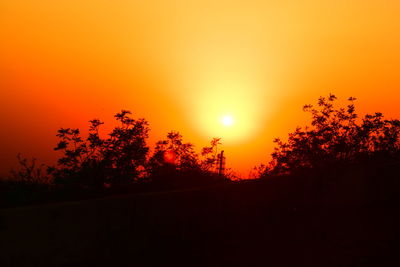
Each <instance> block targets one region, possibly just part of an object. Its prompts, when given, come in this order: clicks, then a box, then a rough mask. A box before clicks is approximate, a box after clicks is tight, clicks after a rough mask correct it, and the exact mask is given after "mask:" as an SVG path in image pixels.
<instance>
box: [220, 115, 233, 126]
mask: <svg viewBox="0 0 400 267" xmlns="http://www.w3.org/2000/svg"><path fill="white" fill-rule="evenodd" d="M221 123H222V125H224V126H227V127H229V126H232V125H233V124H234V123H235V120H234V119H233V117H232V116H231V115H225V116H223V117H222V118H221Z"/></svg>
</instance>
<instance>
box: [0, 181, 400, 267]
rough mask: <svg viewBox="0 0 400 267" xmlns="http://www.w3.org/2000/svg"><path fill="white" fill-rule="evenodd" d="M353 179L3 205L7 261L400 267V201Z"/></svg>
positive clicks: (0, 218)
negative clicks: (6, 206)
mask: <svg viewBox="0 0 400 267" xmlns="http://www.w3.org/2000/svg"><path fill="white" fill-rule="evenodd" d="M356 176H357V175H356ZM348 177H349V176H348V175H342V176H341V181H342V182H339V183H337V182H335V186H334V185H329V186H328V187H327V186H324V183H321V184H322V185H321V184H319V185H318V184H317V185H315V183H313V182H312V181H311V180H310V181H307V180H306V179H305V180H304V179H303V180H298V181H295V182H293V180H290V181H289V179H285V178H283V179H282V180H280V181H279V182H277V181H273V180H270V181H245V182H241V183H236V184H225V185H217V186H212V187H207V188H195V189H186V190H180V191H172V192H162V193H144V194H132V195H123V196H114V197H108V198H102V199H93V200H84V201H76V202H64V203H54V204H47V205H42V206H31V207H21V208H12V209H3V210H1V211H0V248H1V250H0V251H1V258H0V266H400V260H399V258H398V257H400V253H399V252H400V251H399V248H400V245H399V240H400V239H399V233H400V230H399V227H400V224H399V223H400V213H399V207H398V206H397V204H396V202H393V199H386V198H382V197H381V193H379V192H380V191H379V190H380V189H379V186H376V185H375V184H374V182H373V181H372V182H371V181H370V180H369V182H368V183H362V182H360V181H357V179H351V182H349V180H350V179H348ZM352 177H354V174H352ZM376 178H377V177H376V176H374V177H372V178H371V177H370V178H369V179H376ZM328 180H329V179H328ZM362 181H364V180H362ZM326 183H328V184H329V181H327V182H326ZM327 188H328V189H327ZM344 188H345V189H344ZM315 192H317V193H315ZM395 192H397V191H392V192H391V194H394V193H395ZM378 193H379V194H378ZM397 254H399V255H397Z"/></svg>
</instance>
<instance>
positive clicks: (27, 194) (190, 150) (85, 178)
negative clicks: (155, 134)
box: [0, 95, 400, 204]
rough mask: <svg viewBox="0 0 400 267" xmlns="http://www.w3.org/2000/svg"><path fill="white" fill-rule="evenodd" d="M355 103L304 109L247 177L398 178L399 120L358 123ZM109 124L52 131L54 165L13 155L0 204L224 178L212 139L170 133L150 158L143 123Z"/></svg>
mask: <svg viewBox="0 0 400 267" xmlns="http://www.w3.org/2000/svg"><path fill="white" fill-rule="evenodd" d="M355 100H356V99H355V98H353V97H351V98H349V99H348V101H349V102H348V104H347V105H345V106H344V107H337V106H336V105H335V104H336V103H335V101H336V96H334V95H329V96H328V97H320V98H319V100H318V102H317V105H315V106H313V105H306V106H304V111H305V112H308V113H309V114H310V115H311V123H310V125H308V126H305V127H298V128H297V129H296V130H295V131H294V132H292V133H290V134H289V136H288V138H287V140H286V141H283V140H281V139H275V140H274V142H275V144H276V147H275V149H274V152H273V153H272V154H271V160H270V161H269V162H268V163H267V164H264V165H261V166H258V167H256V168H255V170H256V175H255V176H254V178H261V179H271V178H274V177H275V178H281V177H297V178H299V177H303V178H301V179H303V180H306V179H310V177H311V178H312V179H311V180H313V182H312V183H321V180H322V178H321V177H327V175H328V176H331V177H330V178H329V179H330V180H331V182H332V181H335V179H336V180H337V179H338V177H339V176H343V177H344V176H346V177H348V176H349V175H348V174H346V175H342V174H343V172H342V174H339V173H340V171H341V170H342V171H345V172H346V171H347V172H349V171H352V170H355V169H358V170H360V169H366V168H369V169H371V167H374V166H376V167H379V170H380V171H379V172H380V173H377V174H376V175H375V176H379V175H380V174H382V173H383V172H384V171H383V170H385V169H386V170H390V173H385V174H384V175H385V176H390V177H398V176H399V174H400V138H399V137H400V121H399V120H397V119H385V118H384V116H383V114H382V113H374V114H372V115H371V114H367V115H365V116H364V117H359V116H358V114H357V113H356V109H355V105H354V102H355ZM115 119H116V120H117V122H118V126H116V127H115V128H114V129H113V130H112V131H111V132H110V133H109V134H108V135H106V137H102V136H101V135H100V133H99V132H100V128H101V126H102V125H103V122H102V121H100V120H99V119H94V120H91V121H90V127H89V131H88V135H87V137H83V136H82V135H81V132H80V130H79V129H72V128H61V129H60V130H58V133H57V136H58V138H59V142H58V144H57V146H56V147H55V150H56V151H58V152H60V153H61V157H60V158H59V159H58V162H57V164H56V165H54V166H44V165H40V166H36V161H35V160H32V161H29V160H27V159H24V158H22V157H20V156H19V157H18V159H19V162H20V168H19V169H18V170H17V171H13V173H12V176H11V177H10V179H8V180H3V181H2V182H1V183H0V190H1V198H3V199H2V201H3V202H4V203H6V202H9V203H16V204H24V203H25V204H27V203H31V202H32V201H34V200H38V199H44V200H43V201H47V200H48V197H47V199H46V196H48V195H52V198H53V199H56V200H57V199H68V198H70V197H71V196H77V197H80V198H81V197H91V196H93V195H96V194H109V193H118V192H143V191H146V190H148V191H152V190H167V189H174V188H187V187H196V186H205V185H211V184H215V183H223V182H227V181H229V180H230V179H231V178H232V176H231V175H226V174H225V175H223V176H219V175H217V174H216V172H215V166H216V163H217V161H218V154H219V145H221V142H220V139H219V138H214V139H212V140H211V142H210V146H208V147H204V148H203V149H202V150H201V152H200V153H196V152H195V150H194V146H193V144H191V143H189V142H184V141H183V137H182V135H181V134H179V133H178V132H170V133H168V135H167V136H166V138H165V139H164V140H160V141H158V142H157V143H156V145H155V147H154V149H153V152H152V153H150V148H149V146H148V144H147V139H148V133H149V130H150V129H149V125H148V122H147V121H146V120H144V119H134V118H132V116H131V112H129V111H126V110H122V111H121V112H120V113H117V114H116V115H115ZM385 166H390V167H388V168H385ZM382 168H383V169H382ZM375 169H376V168H375ZM382 175H383V174H382ZM353 176H354V175H353ZM350 177H352V175H350ZM374 179H375V178H374ZM398 180H399V179H392V180H391V182H386V184H385V186H386V187H387V188H395V190H394V191H393V192H397V191H399V190H397V188H398V187H399V186H400V184H399V182H398ZM317 190H319V191H321V189H317ZM396 190H397V191H396ZM306 194H307V192H306Z"/></svg>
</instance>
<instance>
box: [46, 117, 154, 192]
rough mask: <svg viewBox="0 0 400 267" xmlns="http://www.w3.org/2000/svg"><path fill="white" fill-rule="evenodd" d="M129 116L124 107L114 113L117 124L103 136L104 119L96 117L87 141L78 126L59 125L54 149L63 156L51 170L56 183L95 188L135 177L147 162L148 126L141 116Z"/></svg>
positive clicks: (92, 122) (135, 178) (117, 183)
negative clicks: (134, 117)
mask: <svg viewBox="0 0 400 267" xmlns="http://www.w3.org/2000/svg"><path fill="white" fill-rule="evenodd" d="M130 115H131V112H130V111H126V110H122V111H121V112H120V113H117V114H116V115H115V118H116V120H117V121H119V122H120V125H119V126H117V127H115V128H114V129H113V130H112V132H111V133H110V134H109V135H108V138H105V139H102V138H101V137H100V136H99V127H100V126H101V125H102V124H103V122H101V121H100V120H98V119H94V120H91V121H90V123H91V125H90V129H89V136H88V137H87V138H86V140H84V139H83V138H82V137H81V135H80V131H79V129H70V128H67V129H64V128H61V129H60V130H59V131H58V134H57V136H58V137H59V138H60V139H61V140H60V141H59V143H58V145H57V147H56V148H55V150H60V151H62V152H63V156H62V157H61V158H60V159H59V160H58V166H57V167H53V168H51V169H50V173H51V174H52V175H53V176H54V179H55V183H57V184H73V185H78V186H81V187H95V188H96V187H103V186H104V185H121V184H126V183H130V182H132V181H135V180H137V179H138V178H139V177H140V176H141V174H142V172H143V169H144V166H145V165H146V158H147V155H148V151H149V148H148V146H147V144H146V140H147V138H148V132H149V127H148V123H147V121H145V120H144V119H139V120H135V119H133V118H131V117H130Z"/></svg>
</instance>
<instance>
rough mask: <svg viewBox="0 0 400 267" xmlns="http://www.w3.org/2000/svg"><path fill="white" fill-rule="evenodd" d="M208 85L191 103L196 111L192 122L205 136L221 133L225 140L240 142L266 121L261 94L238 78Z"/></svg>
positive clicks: (247, 138) (214, 135)
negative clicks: (250, 88) (247, 87)
mask: <svg viewBox="0 0 400 267" xmlns="http://www.w3.org/2000/svg"><path fill="white" fill-rule="evenodd" d="M207 89H208V90H202V91H200V92H199V94H198V95H197V96H196V98H195V99H196V100H195V102H194V103H193V106H192V107H191V108H192V109H194V111H195V119H194V120H193V117H192V122H193V123H195V126H196V128H197V129H198V130H199V132H201V133H202V134H203V136H204V137H205V138H206V139H209V138H212V137H220V138H222V141H223V142H224V143H225V144H227V143H241V142H244V141H246V140H249V138H251V137H252V136H253V135H254V134H256V133H257V131H258V130H259V129H260V126H261V124H262V121H263V120H262V114H263V112H261V110H262V109H263V108H264V105H263V104H262V103H263V99H262V97H260V95H257V94H254V93H252V91H251V90H246V87H244V86H243V84H240V83H238V82H231V83H228V82H226V83H225V84H218V85H215V86H211V85H210V86H207Z"/></svg>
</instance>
